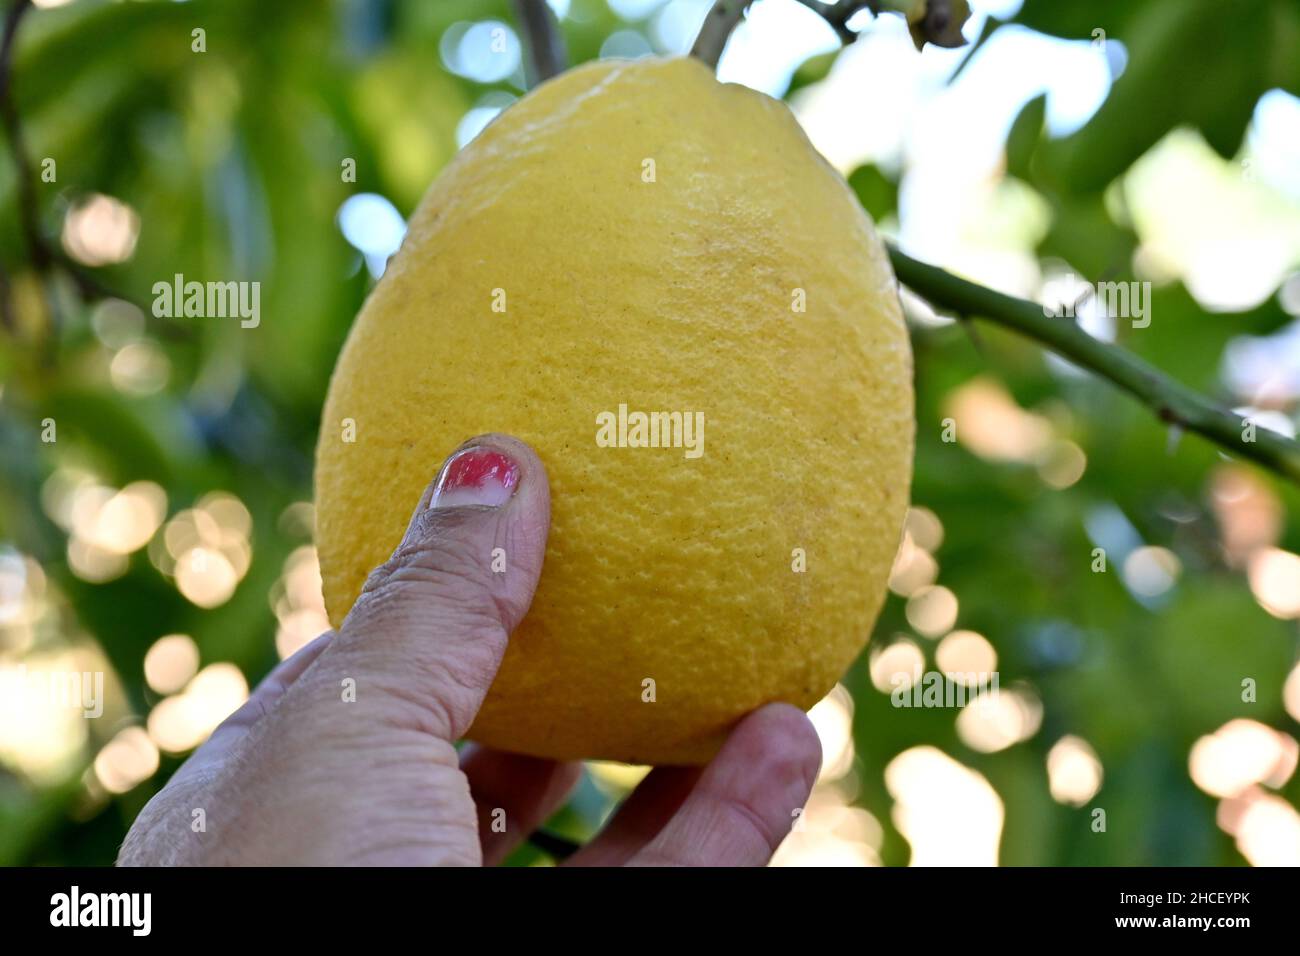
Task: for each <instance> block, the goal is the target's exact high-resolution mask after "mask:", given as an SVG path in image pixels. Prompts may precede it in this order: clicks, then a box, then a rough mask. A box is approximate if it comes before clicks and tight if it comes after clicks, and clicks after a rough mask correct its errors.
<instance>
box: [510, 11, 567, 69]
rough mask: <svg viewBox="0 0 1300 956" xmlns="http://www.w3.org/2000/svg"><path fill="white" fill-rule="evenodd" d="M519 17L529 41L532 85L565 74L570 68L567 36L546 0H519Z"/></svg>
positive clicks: (517, 13)
mask: <svg viewBox="0 0 1300 956" xmlns="http://www.w3.org/2000/svg"><path fill="white" fill-rule="evenodd" d="M515 15H516V16H517V17H518V18H519V25H520V26H522V27H523V29H524V35H525V36H526V37H527V38H528V42H527V44H525V45H526V46H527V48H528V67H527V70H528V85H529V86H530V87H533V86H536V85H537V84H538V83H541V82H543V81H545V80H549V79H550V78H551V77H553V76H557V75H558V74H560V73H563V72H564V70H565V69H566V68H567V67H568V65H569V55H568V53H567V52H566V51H565V49H564V36H563V35H562V34H561V33H560V25H559V24H558V23H557V22H556V20H555V13H554V12H553V11H552V10H551V7H550V5H549V4H548V3H547V2H546V0H515Z"/></svg>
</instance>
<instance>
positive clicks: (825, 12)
mask: <svg viewBox="0 0 1300 956" xmlns="http://www.w3.org/2000/svg"><path fill="white" fill-rule="evenodd" d="M799 2H800V3H802V4H803V5H804V6H805V7H807V8H808V9H809V10H812V11H813V12H814V13H816V14H818V15H819V16H821V18H822V19H823V20H825V21H826V22H827V23H829V24H830V25H831V27H832V28H834V30H835V33H836V35H837V36H838V37H839V38H840V42H841V43H843V44H845V45H846V46H847V45H848V44H850V43H852V42H853V41H854V40H856V39H857V38H858V35H857V34H856V33H854V32H853V31H852V30H850V29H849V21H850V20H852V19H853V17H854V16H855V15H856V14H857V13H858V12H859V11H862V10H870V11H871V13H872V16H877V17H878V16H880V0H836V2H834V3H823V2H821V0H799Z"/></svg>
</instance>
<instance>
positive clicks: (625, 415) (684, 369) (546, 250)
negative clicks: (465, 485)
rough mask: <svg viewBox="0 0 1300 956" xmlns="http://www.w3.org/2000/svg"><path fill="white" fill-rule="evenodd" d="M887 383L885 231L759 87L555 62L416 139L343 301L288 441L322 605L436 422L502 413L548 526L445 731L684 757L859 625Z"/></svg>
mask: <svg viewBox="0 0 1300 956" xmlns="http://www.w3.org/2000/svg"><path fill="white" fill-rule="evenodd" d="M912 408H913V394H912V384H911V351H910V346H909V343H908V338H907V333H906V330H905V327H904V323H903V318H902V314H901V312H900V309H899V304H898V298H897V291H896V286H895V280H894V276H893V274H892V272H891V270H890V267H889V264H888V260H887V258H886V256H885V253H884V249H883V248H882V246H881V243H880V241H879V239H878V238H877V237H876V235H875V232H874V229H873V227H872V224H871V221H870V220H869V218H868V217H867V215H866V214H865V213H864V212H863V211H862V209H861V207H860V206H859V205H858V203H857V202H856V201H855V199H854V197H853V195H852V193H851V192H850V190H849V189H848V187H847V185H846V184H845V182H844V180H843V179H842V178H841V177H840V176H839V175H838V174H837V173H836V172H835V171H834V170H833V169H832V168H831V167H830V166H829V165H827V164H826V162H825V161H823V160H822V159H821V157H820V156H819V155H818V154H817V153H816V151H815V150H814V149H813V147H812V145H811V144H810V143H809V142H808V140H807V138H806V137H805V136H804V134H803V132H802V131H801V130H800V128H799V126H798V124H797V123H796V122H795V120H794V117H793V116H792V115H791V113H790V111H789V110H788V109H787V108H786V106H785V105H784V104H782V103H780V102H778V101H776V100H773V99H771V98H769V97H767V96H764V95H762V94H760V93H756V92H754V91H752V90H749V89H746V88H744V87H740V86H733V85H725V84H720V83H718V82H717V81H716V80H715V79H714V77H713V76H712V74H711V73H710V72H709V71H708V70H707V69H706V68H705V67H704V66H703V65H701V64H700V63H698V62H696V61H694V60H691V59H643V60H637V61H635V62H622V61H603V62H600V63H593V64H589V65H586V66H583V67H580V68H578V69H575V70H572V71H571V72H569V73H566V74H564V75H563V76H560V77H558V78H556V79H555V80H552V81H551V82H549V83H546V84H544V85H543V86H541V87H539V88H538V89H536V90H534V91H533V92H531V93H530V94H529V95H527V96H525V97H524V98H523V99H521V100H520V101H519V102H518V103H516V104H515V105H514V106H512V107H511V108H510V109H508V110H507V111H506V112H505V113H503V114H502V115H501V116H500V117H499V118H497V120H496V121H495V122H493V123H492V124H491V125H490V126H488V128H487V129H485V130H484V131H483V132H482V133H481V134H480V135H479V137H478V138H477V139H476V140H474V142H473V143H471V144H470V145H469V146H467V147H466V148H465V149H464V150H463V151H462V152H461V153H460V155H459V156H457V157H456V159H455V160H454V161H453V162H452V163H451V164H450V165H449V166H448V167H447V168H446V170H445V171H444V172H443V173H442V175H441V176H440V177H439V178H438V180H437V181H436V182H435V183H434V184H433V186H432V187H431V188H430V190H429V192H428V194H427V195H426V196H425V197H424V200H423V201H422V202H421V204H420V206H419V208H418V210H417V211H416V212H415V214H414V216H413V218H412V220H411V223H410V228H409V231H408V234H407V236H406V240H405V243H404V244H403V246H402V248H401V250H400V251H399V252H398V253H397V255H396V256H395V257H394V258H393V259H392V260H391V261H390V263H389V266H388V270H387V272H386V273H385V275H384V277H383V279H382V280H381V281H380V282H379V284H378V285H377V287H376V288H375V290H374V292H373V293H372V294H371V295H370V298H369V299H368V300H367V302H366V304H365V307H364V308H363V309H362V311H361V314H360V316H359V317H358V318H357V320H356V323H355V325H354V326H353V328H352V331H351V334H350V336H349V338H348V340H347V344H346V346H345V347H344V349H343V352H342V355H341V357H340V358H339V362H338V366H337V368H336V369H335V371H334V377H333V380H332V382H331V384H330V390H329V396H328V398H327V400H326V404H325V411H324V417H323V421H322V426H321V437H320V442H319V446H318V449H317V464H316V481H317V492H316V496H317V508H318V511H317V517H318V547H319V552H320V562H321V572H322V577H323V580H324V589H325V602H326V605H327V607H328V610H329V614H330V619H331V620H332V621H333V622H334V623H335V624H336V625H337V624H339V623H340V622H341V621H342V619H343V617H344V616H345V615H346V614H347V612H348V610H349V608H351V606H352V603H353V601H355V600H356V598H357V595H358V594H359V593H360V591H361V587H362V584H363V583H364V581H365V578H366V575H367V573H368V572H369V571H370V570H371V569H372V568H373V567H375V566H376V565H378V564H381V563H382V562H383V561H384V560H385V559H387V557H388V556H389V554H390V553H391V552H392V550H393V548H394V547H395V546H396V545H397V543H398V542H399V541H400V540H401V537H402V534H403V531H404V529H405V526H406V522H407V519H408V518H409V516H410V513H411V509H412V507H413V506H414V504H415V502H416V501H417V500H418V499H419V498H420V495H421V493H422V491H423V490H424V488H425V486H426V484H427V483H428V482H429V480H430V478H431V476H432V475H433V474H434V473H435V472H436V470H437V468H438V465H439V464H440V463H441V461H442V460H443V458H444V457H445V456H446V455H447V454H448V453H449V452H450V451H451V450H452V449H453V448H455V447H456V446H457V445H458V444H459V443H460V442H462V441H463V440H464V439H466V438H469V437H472V436H474V435H477V434H482V433H485V432H492V431H498V432H506V433H509V434H513V435H516V436H518V437H519V438H521V439H523V440H524V441H527V442H529V443H530V444H531V445H532V446H533V447H534V448H536V449H537V452H538V454H539V455H540V456H541V458H542V460H543V461H544V462H545V464H546V467H547V470H548V472H549V474H550V481H551V494H552V522H551V533H550V539H549V542H548V546H547V553H546V563H545V567H544V568H543V570H542V576H541V583H540V585H539V586H538V589H537V594H536V597H535V598H534V600H533V604H532V609H531V611H530V612H529V614H528V616H527V618H526V619H525V620H524V622H523V623H522V624H521V625H520V626H519V627H518V628H517V629H516V631H515V633H514V634H513V635H512V636H511V639H510V644H509V649H508V650H507V652H506V656H505V660H504V661H503V663H502V665H501V670H500V672H499V674H498V675H497V678H496V681H495V683H494V684H493V686H492V689H491V691H490V692H489V694H488V697H487V700H486V703H485V705H484V707H483V709H482V711H481V713H480V714H479V716H478V719H477V720H476V722H475V723H474V726H473V728H472V729H471V731H470V737H471V738H473V739H475V740H478V741H481V742H483V743H486V744H489V745H492V746H495V747H499V748H503V749H506V750H512V751H518V752H521V753H526V754H533V755H537V756H545V757H556V758H604V759H611V760H621V761H628V762H635V763H669V764H695V763H700V762H703V761H705V760H707V759H708V758H709V757H710V756H711V755H712V754H713V753H714V752H715V751H716V749H717V748H718V746H719V744H720V743H721V741H722V740H723V739H725V735H726V733H727V730H728V729H729V728H730V727H731V726H732V725H734V723H735V722H736V721H737V720H738V719H739V718H740V717H742V716H743V715H744V714H746V713H747V712H749V711H750V710H752V709H754V708H755V707H758V706H760V705H762V704H764V703H766V702H769V701H788V702H790V703H793V704H796V705H798V706H800V707H804V708H807V707H810V706H812V704H814V703H815V702H816V701H817V700H818V699H820V698H821V697H822V696H823V695H824V694H826V693H827V692H828V691H829V690H830V689H831V687H832V686H834V684H835V682H836V680H837V679H838V678H839V677H840V676H841V675H842V674H843V673H844V671H845V670H846V669H847V667H848V666H849V664H851V663H852V661H853V659H854V657H855V656H856V655H857V654H858V653H859V652H860V651H861V649H862V647H863V645H864V644H865V643H866V641H867V639H868V637H869V635H870V632H871V628H872V625H873V623H874V621H875V618H876V615H877V613H878V612H879V609H880V604H881V602H882V600H883V597H884V591H885V583H886V579H887V577H888V574H889V570H890V565H891V561H892V559H893V556H894V552H895V550H896V548H897V545H898V540H899V534H900V528H901V525H902V520H903V516H904V512H905V510H906V507H907V501H908V489H909V481H910V477H911V463H912V445H913V433H914V430H915V429H914V420H913V410H912ZM349 429H351V430H352V431H351V434H348V431H349ZM348 438H350V439H352V440H345V439H348Z"/></svg>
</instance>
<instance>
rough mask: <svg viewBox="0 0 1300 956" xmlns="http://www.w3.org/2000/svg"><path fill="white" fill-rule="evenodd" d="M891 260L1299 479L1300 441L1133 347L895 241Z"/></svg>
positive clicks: (1168, 418)
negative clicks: (1258, 423) (962, 275)
mask: <svg viewBox="0 0 1300 956" xmlns="http://www.w3.org/2000/svg"><path fill="white" fill-rule="evenodd" d="M889 258H890V259H891V260H892V261H893V264H894V272H895V273H896V274H897V275H898V279H899V281H900V282H902V283H903V284H904V285H906V286H908V288H910V289H911V290H912V291H913V292H915V293H916V294H917V295H919V296H920V297H921V298H923V299H925V300H926V301H928V302H929V303H930V304H931V305H933V306H935V307H937V308H939V309H941V310H945V311H950V312H955V313H957V314H958V315H960V316H963V317H967V318H979V319H983V320H984V321H987V322H992V323H994V324H995V325H1001V326H1003V327H1004V328H1008V329H1011V330H1013V331H1015V332H1017V333H1019V334H1020V335H1023V336H1025V337H1026V338H1029V339H1032V340H1033V341H1035V342H1037V343H1038V344H1039V345H1043V346H1045V347H1047V348H1049V349H1051V350H1052V351H1053V352H1055V353H1057V354H1058V355H1061V356H1062V357H1064V358H1067V359H1069V360H1070V361H1071V362H1074V363H1075V364H1076V365H1079V366H1081V367H1083V368H1086V369H1088V370H1089V371H1090V372H1092V373H1094V374H1095V375H1098V376H1099V377H1101V378H1104V379H1106V380H1107V381H1109V382H1111V384H1113V385H1115V386H1116V387H1117V388H1120V389H1122V390H1124V391H1126V392H1128V393H1129V394H1130V395H1132V396H1134V397H1135V398H1137V399H1138V400H1139V401H1141V402H1142V403H1144V404H1146V405H1147V406H1149V407H1150V408H1151V410H1152V411H1153V412H1155V414H1156V415H1157V417H1159V418H1160V420H1161V421H1164V422H1167V423H1169V424H1170V425H1177V426H1179V427H1181V428H1184V429H1186V430H1187V431H1190V432H1196V433H1197V434H1198V435H1201V436H1202V437H1204V438H1208V439H1209V440H1210V441H1212V442H1214V443H1215V444H1217V445H1218V446H1219V447H1221V448H1223V449H1224V450H1225V451H1228V452H1231V453H1232V454H1234V455H1237V456H1240V457H1241V458H1248V459H1250V460H1251V461H1254V462H1256V463H1257V464H1260V465H1263V466H1264V467H1265V468H1268V469H1270V470H1271V471H1274V472H1276V473H1277V474H1279V475H1281V476H1283V477H1285V478H1287V479H1289V480H1290V481H1293V482H1295V483H1296V484H1300V443H1297V442H1295V441H1293V440H1292V439H1290V438H1287V437H1285V436H1283V435H1279V434H1278V433H1277V432H1273V431H1269V430H1268V429H1266V428H1258V427H1257V428H1254V429H1250V430H1247V428H1246V424H1247V422H1246V420H1244V419H1243V417H1242V416H1241V415H1238V414H1237V413H1235V412H1233V411H1230V410H1229V409H1227V408H1224V407H1223V406H1221V405H1218V404H1216V403H1214V402H1212V401H1210V400H1209V399H1208V398H1205V397H1204V396H1202V395H1201V394H1199V393H1198V392H1196V391H1194V390H1192V389H1190V388H1188V387H1187V386H1186V385H1183V384H1182V383H1181V382H1177V381H1175V380H1173V379H1171V378H1169V377H1168V376H1167V375H1165V374H1164V373H1163V372H1161V371H1160V370H1158V369H1156V368H1154V367H1153V366H1151V365H1148V364H1147V363H1146V362H1144V361H1143V360H1142V359H1140V358H1138V357H1137V356H1136V355H1133V354H1132V353H1131V352H1127V351H1125V350H1124V349H1121V348H1119V347H1118V346H1115V345H1111V344H1109V343H1107V342H1102V341H1099V340H1098V339H1094V338H1093V337H1092V336H1091V335H1089V334H1088V333H1087V332H1085V331H1084V330H1083V329H1081V328H1080V327H1079V326H1078V325H1076V324H1075V323H1074V322H1072V321H1069V320H1066V319H1059V318H1054V317H1050V316H1047V315H1045V314H1044V313H1043V307H1042V306H1041V305H1037V304H1035V303H1033V302H1029V301H1027V300H1025V299H1017V298H1014V297H1012V296H1009V295H1003V294H1002V293H1001V292H994V291H993V290H992V289H986V288H984V287H983V286H980V285H976V284H975V283H973V282H967V281H966V280H965V279H959V278H957V277H956V276H954V275H952V274H950V273H948V272H945V271H944V270H942V269H939V268H937V267H936V266H932V265H928V264H926V263H924V262H920V261H918V260H916V259H913V258H911V257H910V256H906V255H904V254H903V253H901V252H899V251H898V250H897V249H896V248H894V247H893V246H892V245H891V246H889ZM1251 433H1253V435H1252V437H1253V439H1254V440H1253V441H1248V440H1246V438H1245V435H1246V434H1251Z"/></svg>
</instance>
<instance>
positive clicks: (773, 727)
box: [723, 703, 822, 792]
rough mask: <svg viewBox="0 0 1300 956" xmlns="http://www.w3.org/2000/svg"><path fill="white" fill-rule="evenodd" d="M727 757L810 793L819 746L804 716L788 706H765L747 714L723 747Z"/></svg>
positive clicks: (818, 765) (819, 762)
mask: <svg viewBox="0 0 1300 956" xmlns="http://www.w3.org/2000/svg"><path fill="white" fill-rule="evenodd" d="M723 749H724V751H726V752H729V753H728V756H729V758H730V757H731V756H732V754H733V753H734V757H735V758H736V759H743V760H745V761H749V762H752V763H753V764H754V765H761V766H762V767H763V768H764V771H765V772H767V773H771V774H773V775H775V777H776V779H780V780H788V781H791V782H795V781H802V782H803V783H805V784H806V787H807V790H808V791H809V792H811V790H812V785H813V784H814V783H815V782H816V781H817V775H818V774H819V773H821V766H822V745H821V739H820V738H819V737H818V736H817V729H816V728H815V727H814V726H813V722H812V721H811V720H810V719H809V718H808V715H807V714H806V713H804V712H803V711H802V710H800V709H799V708H798V707H795V706H793V705H792V704H786V703H774V704H766V705H764V706H762V707H760V708H759V709H758V710H756V711H754V712H753V713H751V714H749V715H748V716H747V717H745V718H744V719H743V720H742V721H741V722H740V723H739V724H737V725H736V729H735V730H734V731H732V734H731V737H730V738H729V739H728V740H727V743H726V744H725V745H724V748H723Z"/></svg>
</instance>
